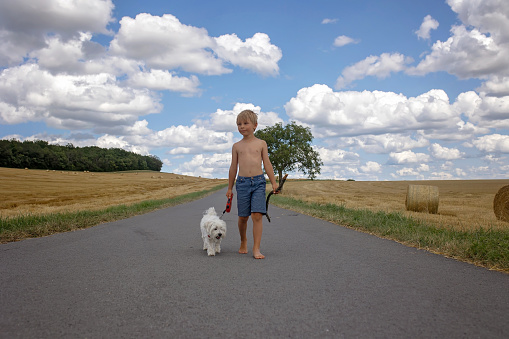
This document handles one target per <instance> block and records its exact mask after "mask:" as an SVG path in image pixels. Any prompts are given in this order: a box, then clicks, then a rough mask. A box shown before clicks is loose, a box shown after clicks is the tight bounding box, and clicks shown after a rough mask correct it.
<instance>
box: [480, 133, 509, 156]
mask: <svg viewBox="0 0 509 339" xmlns="http://www.w3.org/2000/svg"><path fill="white" fill-rule="evenodd" d="M473 144H474V146H475V147H476V148H477V149H478V150H480V151H482V152H487V153H509V136H508V135H500V134H492V135H485V136H482V137H479V138H477V139H476V140H474V141H473Z"/></svg>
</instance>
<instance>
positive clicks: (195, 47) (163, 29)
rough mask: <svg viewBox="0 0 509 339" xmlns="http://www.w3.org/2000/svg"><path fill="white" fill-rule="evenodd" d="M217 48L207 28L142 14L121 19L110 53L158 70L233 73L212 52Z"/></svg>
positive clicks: (166, 16)
mask: <svg viewBox="0 0 509 339" xmlns="http://www.w3.org/2000/svg"><path fill="white" fill-rule="evenodd" d="M214 46H215V44H214V39H213V38H212V37H210V36H209V35H208V32H207V30H206V29H204V28H198V27H193V26H188V25H184V24H182V23H181V22H180V21H179V20H178V19H177V18H176V17H175V16H173V15H171V14H165V15H163V16H154V15H151V14H148V13H141V14H138V15H137V16H136V18H134V19H133V18H130V17H123V18H122V20H120V29H119V31H118V33H117V34H116V35H115V38H114V39H113V40H112V41H111V43H110V51H111V53H113V54H116V55H122V56H124V57H128V58H132V59H136V60H143V61H144V62H145V63H146V65H147V66H149V67H153V68H157V69H168V70H171V69H182V70H184V71H187V72H192V73H199V74H206V75H218V74H225V73H230V72H231V70H229V69H227V68H225V67H224V66H223V62H222V61H221V60H220V59H218V58H217V57H216V56H214V54H213V53H212V51H211V50H210V49H211V48H212V47H214Z"/></svg>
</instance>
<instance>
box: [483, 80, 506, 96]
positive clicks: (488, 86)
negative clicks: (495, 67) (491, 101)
mask: <svg viewBox="0 0 509 339" xmlns="http://www.w3.org/2000/svg"><path fill="white" fill-rule="evenodd" d="M477 91H478V92H481V93H485V94H486V95H489V96H494V97H503V96H509V76H502V77H499V76H496V75H493V76H490V77H489V80H487V81H485V82H483V83H482V85H481V87H479V88H478V89H477Z"/></svg>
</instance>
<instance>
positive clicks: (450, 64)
mask: <svg viewBox="0 0 509 339" xmlns="http://www.w3.org/2000/svg"><path fill="white" fill-rule="evenodd" d="M447 3H448V4H449V6H451V9H452V10H453V11H455V12H456V13H458V17H459V19H460V20H461V21H462V24H461V25H457V26H453V27H452V28H451V37H450V38H449V39H447V40H446V41H437V42H436V43H435V44H433V46H432V48H431V52H430V53H429V54H428V55H427V56H426V57H425V58H424V59H423V60H422V61H420V62H419V64H418V65H417V66H416V67H415V68H411V69H409V70H408V73H409V74H417V75H424V74H427V73H430V72H438V71H446V72H448V73H450V74H453V75H455V76H457V77H459V78H461V79H467V78H485V77H488V76H490V75H496V76H508V75H509V59H508V58H507V57H506V56H507V53H509V3H508V2H507V1H505V0H486V1H473V0H465V1H456V0H448V1H447ZM466 56H468V57H466Z"/></svg>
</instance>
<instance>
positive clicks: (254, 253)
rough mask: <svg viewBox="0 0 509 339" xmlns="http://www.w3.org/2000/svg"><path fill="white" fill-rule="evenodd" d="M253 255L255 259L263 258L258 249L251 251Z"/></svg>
mask: <svg viewBox="0 0 509 339" xmlns="http://www.w3.org/2000/svg"><path fill="white" fill-rule="evenodd" d="M253 257H254V258H255V259H265V256H264V255H263V254H261V253H260V251H256V252H253Z"/></svg>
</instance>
